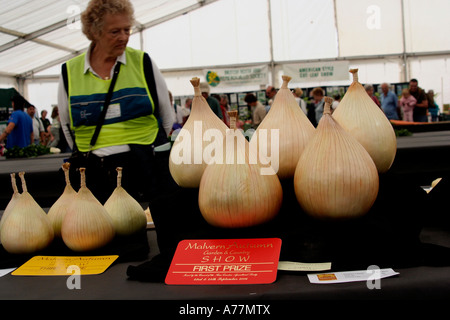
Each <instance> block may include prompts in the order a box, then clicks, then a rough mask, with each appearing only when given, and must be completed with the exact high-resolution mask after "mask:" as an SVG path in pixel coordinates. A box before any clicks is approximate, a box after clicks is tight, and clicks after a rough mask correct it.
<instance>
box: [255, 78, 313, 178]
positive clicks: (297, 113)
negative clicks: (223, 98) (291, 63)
mask: <svg viewBox="0 0 450 320" xmlns="http://www.w3.org/2000/svg"><path fill="white" fill-rule="evenodd" d="M282 79H283V84H282V85H281V88H280V90H278V92H277V95H276V96H275V99H274V101H273V103H272V106H271V107H270V111H269V113H268V114H267V115H266V117H265V118H264V120H263V121H262V122H261V124H260V125H259V126H258V128H257V129H256V131H255V133H254V134H253V136H252V138H251V140H250V144H251V145H252V146H253V147H255V148H257V150H258V151H259V152H261V149H260V148H259V145H260V144H261V142H265V143H266V144H267V152H266V154H265V155H266V156H273V155H275V153H277V154H278V155H279V156H278V158H279V160H278V164H277V165H278V168H277V167H276V165H273V164H272V167H273V169H274V170H276V171H277V174H278V177H279V178H280V179H284V178H292V177H293V176H294V172H295V168H296V166H297V162H298V159H299V158H300V155H301V154H302V152H303V149H304V148H305V146H306V145H307V144H308V142H309V141H310V139H311V137H312V135H313V134H314V131H315V128H314V126H313V125H312V123H311V121H309V119H308V118H307V117H306V115H305V113H304V112H303V111H302V109H301V107H300V106H299V104H298V103H297V101H296V100H295V98H294V95H293V94H292V92H291V90H289V88H288V84H289V81H290V80H291V77H289V76H283V77H282ZM271 129H276V130H278V143H275V144H273V143H272V142H273V141H272V139H274V136H273V135H272V131H271ZM266 134H267V136H266ZM261 139H263V141H261ZM273 147H275V148H276V149H274V150H272V148H273ZM277 169H278V170H277Z"/></svg>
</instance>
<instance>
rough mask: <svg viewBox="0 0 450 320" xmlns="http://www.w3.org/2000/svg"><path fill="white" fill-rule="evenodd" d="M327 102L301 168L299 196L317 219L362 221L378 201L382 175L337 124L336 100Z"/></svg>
mask: <svg viewBox="0 0 450 320" xmlns="http://www.w3.org/2000/svg"><path fill="white" fill-rule="evenodd" d="M327 101H328V102H326V108H327V107H328V108H327V110H328V111H324V115H323V117H322V118H321V120H320V122H319V125H318V127H317V129H316V134H315V135H314V137H313V139H312V140H311V142H310V144H308V146H307V147H306V148H305V150H304V152H303V154H302V156H301V157H300V159H299V162H298V164H297V168H296V171H295V175H294V189H295V194H296V197H297V200H298V202H299V204H300V205H301V207H302V208H303V209H304V210H305V212H306V213H308V214H309V215H311V216H313V217H316V218H322V219H348V218H356V217H360V216H363V215H364V214H366V213H367V212H368V211H369V210H370V208H371V207H372V205H373V203H374V202H375V200H376V198H377V195H378V189H379V177H378V171H377V169H376V166H375V163H374V162H373V160H372V158H371V157H370V155H369V154H368V152H367V151H366V150H365V149H364V147H363V146H362V145H361V144H360V143H359V142H358V141H357V140H356V139H355V138H353V136H351V135H350V134H349V133H347V132H346V131H345V130H344V129H343V128H342V127H341V126H340V125H339V124H338V123H337V122H336V121H334V120H333V117H332V116H331V113H330V111H329V106H330V104H331V101H332V99H331V98H329V100H327Z"/></svg>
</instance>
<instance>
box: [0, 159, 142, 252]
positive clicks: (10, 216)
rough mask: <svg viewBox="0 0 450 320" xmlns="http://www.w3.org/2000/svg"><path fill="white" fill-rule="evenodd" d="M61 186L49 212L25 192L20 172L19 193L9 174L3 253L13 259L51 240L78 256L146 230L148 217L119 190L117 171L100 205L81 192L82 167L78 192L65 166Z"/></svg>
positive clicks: (0, 229) (1, 224)
mask: <svg viewBox="0 0 450 320" xmlns="http://www.w3.org/2000/svg"><path fill="white" fill-rule="evenodd" d="M62 168H63V170H64V173H65V179H66V186H65V188H64V191H63V193H62V194H61V196H60V197H59V198H58V199H57V200H56V202H55V203H54V204H53V205H52V206H51V208H50V209H49V211H48V213H45V211H44V210H43V209H42V208H41V207H40V205H39V204H38V203H37V202H36V201H35V200H34V198H33V197H32V196H31V195H30V193H29V192H28V190H27V186H26V181H25V178H24V175H25V173H24V172H20V173H19V176H20V178H21V180H22V193H19V191H18V189H17V185H16V179H15V173H11V183H12V187H13V190H14V192H13V196H12V198H11V200H10V201H9V203H8V205H7V207H6V209H5V210H4V212H3V216H2V219H1V220H0V239H1V243H2V245H3V248H4V249H5V250H6V251H7V252H9V253H12V254H30V253H34V252H37V251H40V250H43V249H45V248H47V247H48V246H49V245H50V244H51V243H52V242H53V240H54V239H55V238H60V239H62V240H63V242H64V244H65V245H66V246H67V247H68V248H69V249H71V250H73V251H77V252H83V251H90V250H95V249H98V248H101V247H103V246H105V245H106V244H108V243H109V242H111V241H112V240H113V238H114V237H115V236H116V235H118V236H128V235H132V234H134V233H137V232H139V231H140V230H143V229H145V227H146V226H147V217H146V215H145V212H144V209H143V208H142V206H141V205H140V204H139V203H138V202H137V201H136V200H135V199H134V198H133V197H132V196H130V195H129V194H128V193H127V191H126V190H125V189H124V188H123V187H122V186H121V177H122V168H117V172H118V174H117V186H116V188H115V190H114V191H113V193H112V194H111V196H110V197H109V198H108V200H107V201H106V202H105V204H104V205H102V204H101V203H100V202H99V201H98V200H97V198H96V197H95V196H94V195H93V194H92V192H91V191H90V190H89V189H88V188H87V187H86V178H85V168H80V175H81V179H80V180H81V184H80V189H79V190H78V192H77V191H75V190H74V189H73V187H72V185H71V184H70V180H69V168H70V163H68V162H66V163H64V164H63V166H62Z"/></svg>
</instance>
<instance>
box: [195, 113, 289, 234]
mask: <svg viewBox="0 0 450 320" xmlns="http://www.w3.org/2000/svg"><path fill="white" fill-rule="evenodd" d="M236 116H237V111H234V112H230V122H231V129H229V130H228V131H227V133H226V137H225V140H224V143H223V145H224V149H227V150H224V152H223V159H222V161H221V163H211V164H208V166H207V167H206V169H205V171H204V173H203V176H202V179H201V183H200V189H199V207H200V211H201V213H202V215H203V217H204V218H205V220H206V221H207V222H208V223H209V224H211V225H213V226H218V227H224V228H240V227H250V226H254V225H258V224H261V223H264V222H267V221H269V220H271V219H272V218H274V217H275V216H276V215H277V214H278V211H279V209H280V206H281V202H282V198H283V191H282V188H281V183H280V181H279V179H278V176H277V175H276V174H271V175H264V174H262V172H264V170H262V169H263V166H261V165H260V164H259V163H258V162H257V161H254V163H251V161H250V159H255V158H252V157H256V155H255V154H252V152H254V150H252V149H250V148H249V143H248V142H247V140H246V139H245V137H244V135H243V134H242V132H241V131H239V130H236V129H235V122H236ZM227 142H228V146H230V145H231V143H232V147H231V148H232V149H228V148H227V147H226V145H227Z"/></svg>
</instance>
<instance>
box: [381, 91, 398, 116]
mask: <svg viewBox="0 0 450 320" xmlns="http://www.w3.org/2000/svg"><path fill="white" fill-rule="evenodd" d="M381 91H382V93H381V109H383V112H384V114H385V115H386V117H387V118H388V119H389V120H399V117H398V112H397V107H398V98H397V95H396V94H395V93H394V92H392V91H391V90H390V89H389V84H387V83H386V82H384V83H382V84H381Z"/></svg>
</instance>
